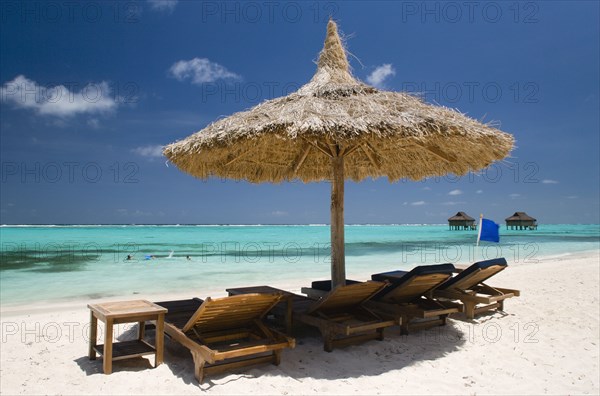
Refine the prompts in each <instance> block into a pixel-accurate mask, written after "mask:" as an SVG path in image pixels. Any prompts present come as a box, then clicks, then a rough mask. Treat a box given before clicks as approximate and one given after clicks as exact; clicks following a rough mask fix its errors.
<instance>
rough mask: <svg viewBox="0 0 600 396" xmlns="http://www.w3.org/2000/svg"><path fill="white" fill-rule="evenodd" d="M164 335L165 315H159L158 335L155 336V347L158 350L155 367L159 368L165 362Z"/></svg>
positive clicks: (157, 323) (157, 322)
mask: <svg viewBox="0 0 600 396" xmlns="http://www.w3.org/2000/svg"><path fill="white" fill-rule="evenodd" d="M164 335H165V314H159V315H158V318H156V333H155V335H154V337H155V340H154V346H155V348H156V355H155V357H154V367H158V365H159V364H161V363H162V362H163V350H164V340H165V339H164Z"/></svg>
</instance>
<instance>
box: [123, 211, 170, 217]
mask: <svg viewBox="0 0 600 396" xmlns="http://www.w3.org/2000/svg"><path fill="white" fill-rule="evenodd" d="M117 213H118V214H119V215H121V216H129V217H156V216H160V217H163V216H164V215H165V213H164V212H163V211H158V212H156V213H154V212H146V211H143V210H139V209H136V210H134V211H130V210H128V209H117Z"/></svg>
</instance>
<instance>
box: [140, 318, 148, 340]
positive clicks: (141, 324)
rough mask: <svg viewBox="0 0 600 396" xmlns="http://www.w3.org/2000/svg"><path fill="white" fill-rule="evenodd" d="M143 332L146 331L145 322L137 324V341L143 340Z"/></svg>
mask: <svg viewBox="0 0 600 396" xmlns="http://www.w3.org/2000/svg"><path fill="white" fill-rule="evenodd" d="M144 330H146V322H138V340H143V339H144Z"/></svg>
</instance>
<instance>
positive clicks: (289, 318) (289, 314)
mask: <svg viewBox="0 0 600 396" xmlns="http://www.w3.org/2000/svg"><path fill="white" fill-rule="evenodd" d="M285 332H286V333H287V335H289V336H291V335H292V297H288V299H287V307H286V313H285Z"/></svg>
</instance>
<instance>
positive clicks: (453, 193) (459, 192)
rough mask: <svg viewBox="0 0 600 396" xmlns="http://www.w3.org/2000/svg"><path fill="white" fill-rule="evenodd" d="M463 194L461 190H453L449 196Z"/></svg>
mask: <svg viewBox="0 0 600 396" xmlns="http://www.w3.org/2000/svg"><path fill="white" fill-rule="evenodd" d="M462 193H463V192H462V191H461V190H458V189H457V190H452V191H450V192H449V193H448V195H461V194H462Z"/></svg>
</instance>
